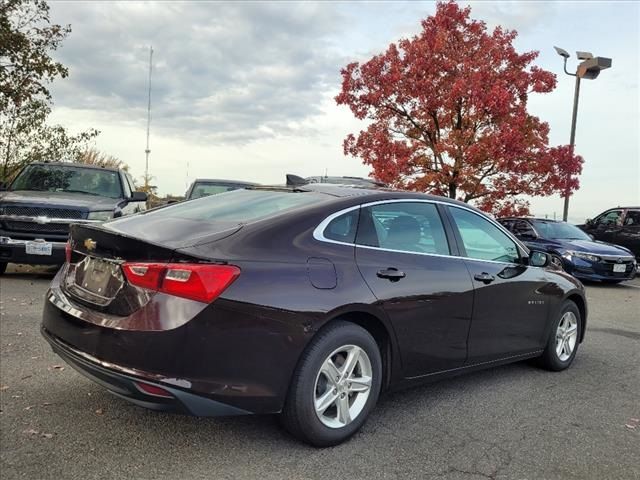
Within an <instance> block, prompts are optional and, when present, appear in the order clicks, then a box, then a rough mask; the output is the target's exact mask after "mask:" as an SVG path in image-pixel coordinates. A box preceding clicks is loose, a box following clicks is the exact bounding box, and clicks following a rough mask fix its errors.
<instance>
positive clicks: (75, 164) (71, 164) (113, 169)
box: [29, 162, 121, 172]
mask: <svg viewBox="0 0 640 480" xmlns="http://www.w3.org/2000/svg"><path fill="white" fill-rule="evenodd" d="M29 165H53V166H56V167H76V168H92V169H94V170H107V171H109V172H119V171H120V170H121V169H120V168H117V167H103V166H101V165H88V164H86V163H80V162H31V163H30V164H29Z"/></svg>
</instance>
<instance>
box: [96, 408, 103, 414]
mask: <svg viewBox="0 0 640 480" xmlns="http://www.w3.org/2000/svg"><path fill="white" fill-rule="evenodd" d="M103 413H104V410H102V409H101V408H99V409H98V410H96V415H102V414H103Z"/></svg>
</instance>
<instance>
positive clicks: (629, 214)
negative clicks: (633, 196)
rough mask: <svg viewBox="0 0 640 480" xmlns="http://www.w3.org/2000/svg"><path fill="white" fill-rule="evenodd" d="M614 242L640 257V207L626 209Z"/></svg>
mask: <svg viewBox="0 0 640 480" xmlns="http://www.w3.org/2000/svg"><path fill="white" fill-rule="evenodd" d="M614 243H616V244H617V245H622V246H623V247H626V248H628V249H629V250H631V251H632V252H633V254H634V255H635V256H636V257H640V208H628V209H627V211H626V212H625V215H624V220H623V221H622V228H621V229H620V232H619V233H618V235H617V236H616V237H615V242H614Z"/></svg>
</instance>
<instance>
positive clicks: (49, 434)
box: [42, 433, 53, 438]
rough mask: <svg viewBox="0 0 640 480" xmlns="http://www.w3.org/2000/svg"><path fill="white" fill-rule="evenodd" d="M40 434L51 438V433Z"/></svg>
mask: <svg viewBox="0 0 640 480" xmlns="http://www.w3.org/2000/svg"><path fill="white" fill-rule="evenodd" d="M42 436H43V437H44V438H53V433H43V434H42Z"/></svg>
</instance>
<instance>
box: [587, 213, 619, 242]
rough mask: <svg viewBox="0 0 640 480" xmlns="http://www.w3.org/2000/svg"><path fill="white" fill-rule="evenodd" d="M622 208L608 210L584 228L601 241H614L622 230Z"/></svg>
mask: <svg viewBox="0 0 640 480" xmlns="http://www.w3.org/2000/svg"><path fill="white" fill-rule="evenodd" d="M622 212H623V210H622V209H615V210H609V211H607V212H604V213H603V214H602V215H600V216H598V217H597V218H596V219H595V220H593V221H592V222H591V223H590V224H589V225H588V226H587V229H586V230H585V231H586V232H587V233H589V234H591V235H593V236H594V238H595V239H596V240H600V241H601V242H608V243H615V240H616V236H617V235H618V233H620V231H621V230H622Z"/></svg>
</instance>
